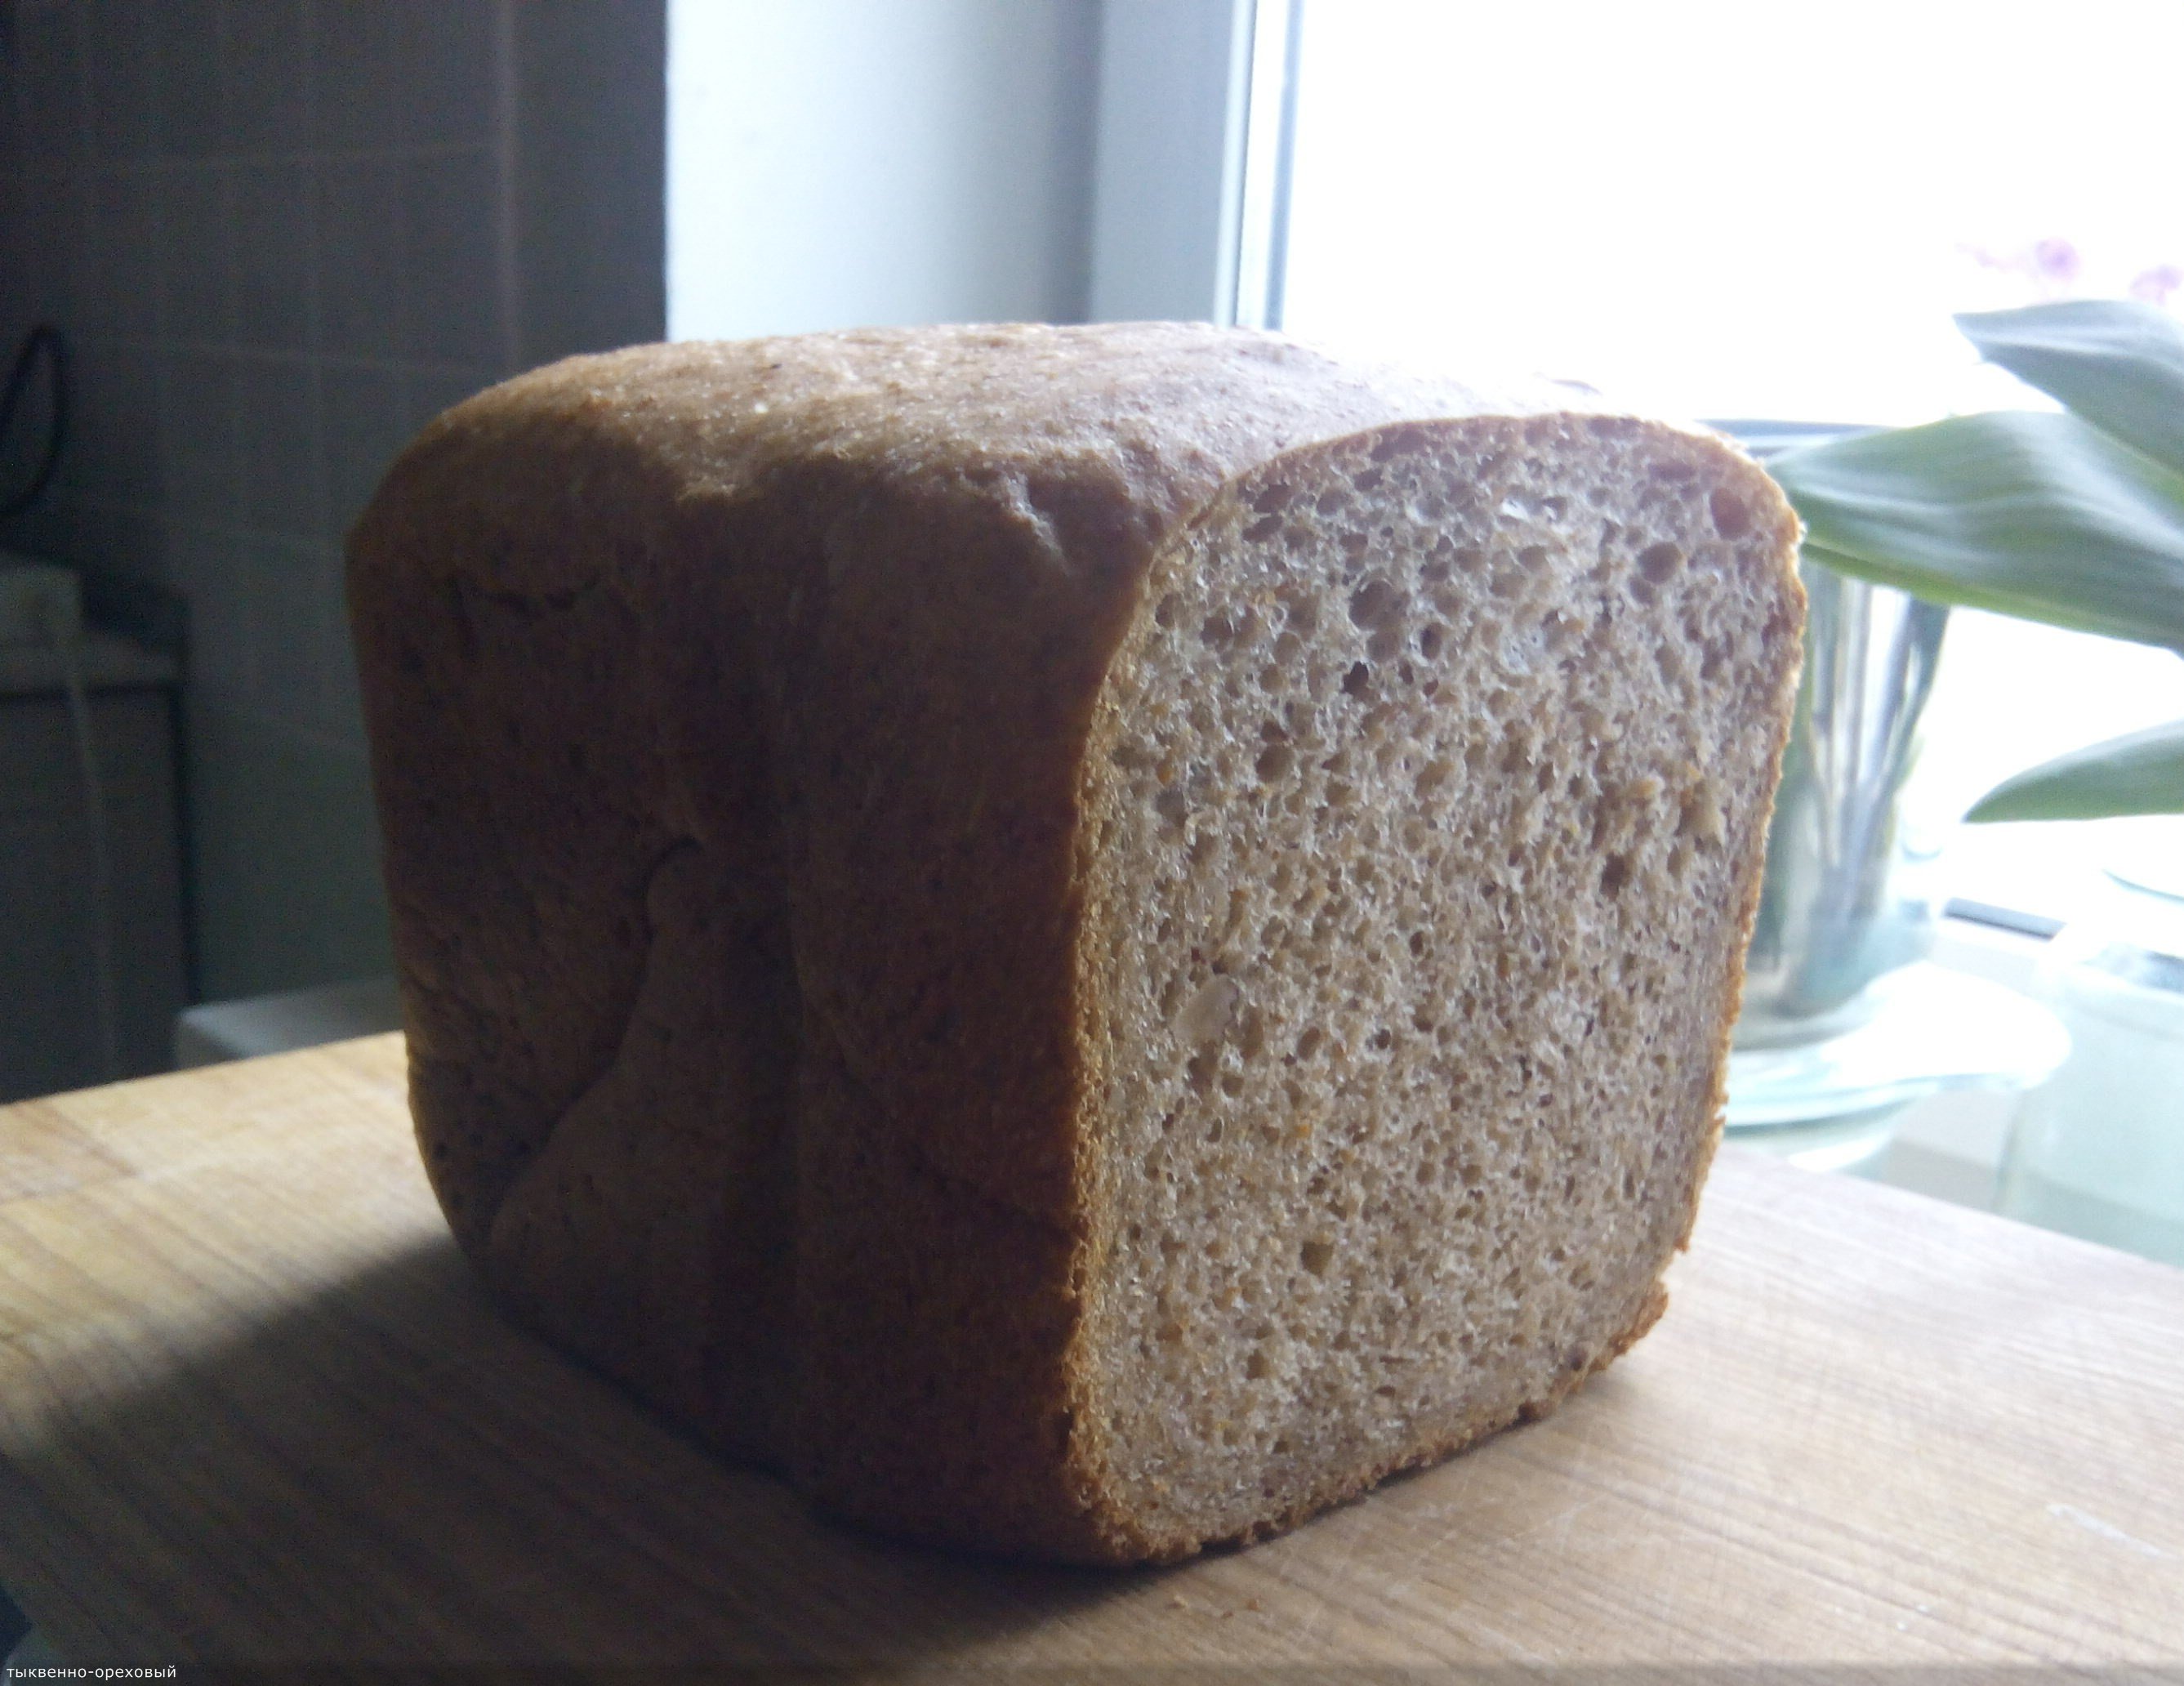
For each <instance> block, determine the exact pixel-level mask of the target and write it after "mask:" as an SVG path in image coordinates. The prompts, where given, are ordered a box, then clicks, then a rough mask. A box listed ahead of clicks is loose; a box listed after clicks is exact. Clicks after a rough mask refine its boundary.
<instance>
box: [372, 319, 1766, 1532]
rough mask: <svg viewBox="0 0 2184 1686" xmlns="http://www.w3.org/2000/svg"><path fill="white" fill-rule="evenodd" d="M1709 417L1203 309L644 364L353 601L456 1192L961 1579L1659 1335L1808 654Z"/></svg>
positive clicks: (399, 489)
mask: <svg viewBox="0 0 2184 1686" xmlns="http://www.w3.org/2000/svg"><path fill="white" fill-rule="evenodd" d="M1795 538H1796V527H1795V522H1794V520H1793V518H1792V516H1791V513H1790V511H1789V509H1788V507H1787V506H1786V504H1785V503H1784V502H1783V500H1782V499H1781V498H1780V495H1779V494H1777V493H1776V491H1775V488H1774V487H1773V486H1772V484H1771V483H1769V481H1768V480H1767V479H1766V478H1765V477H1763V475H1762V474H1761V473H1760V472H1758V470H1757V469H1756V468H1754V467H1753V466H1752V464H1751V463H1750V462H1749V461H1747V460H1746V459H1745V458H1744V457H1742V456H1741V455H1739V454H1738V453H1737V452H1736V450H1734V449H1732V448H1730V446H1728V445H1726V444H1724V443H1723V442H1721V441H1720V440H1719V439H1717V438H1713V437H1712V436H1710V435H1708V434H1705V433H1700V432H1697V431H1696V430H1690V429H1683V428H1678V427H1671V426H1668V425H1665V424H1662V423H1657V422H1646V421H1641V420H1637V419H1634V418H1630V417H1626V416H1614V415H1605V414H1588V413H1584V412H1583V411H1582V410H1577V409H1565V408H1560V407H1557V406H1555V405H1552V404H1550V405H1541V404H1538V403H1536V402H1529V403H1507V402H1497V401H1492V400H1488V399H1482V398H1480V397H1478V396H1477V395H1474V394H1469V393H1467V392H1465V391H1463V390H1460V389H1457V388H1450V387H1446V386H1439V385H1432V384H1421V383H1416V382H1407V381H1402V380H1397V379H1395V378H1393V377H1386V376H1375V375H1367V374H1361V373H1357V372H1353V371H1346V369H1344V368H1343V367H1341V366H1337V365H1336V364H1334V363H1332V362H1330V361H1329V360H1326V359H1324V358H1323V357H1320V356H1318V355H1314V354H1312V353H1310V352H1307V351H1306V350H1304V349H1300V348H1298V347H1296V346H1295V345H1293V344H1291V343H1287V342H1285V341H1283V340H1281V339H1279V338H1273V337H1271V336H1266V335H1257V334H1250V333H1244V332H1223V331H1218V330H1215V329H1212V328H1203V327H1183V326H1178V325H1163V324H1156V325H1135V326H1127V327H1085V328H1048V327H1006V328H977V329H971V328H964V329H934V330H919V331H902V332H853V333H840V334H827V335H818V336H812V337H805V338H790V339H777V340H766V341H759V342H755V343H742V344H723V345H698V344H684V345H673V346H655V347H647V348H643V349H636V350H631V351H625V352H620V353H616V354H613V355H607V356H600V357H589V358H580V359H577V360H571V361H569V362H565V363H562V364H559V365H557V366H554V367H551V368H549V369H544V370H542V371H538V372H536V373H533V374H530V375H526V376H525V377H521V378H520V379H518V380H515V381H511V382H509V383H507V384H506V385H504V386H501V387H499V388H494V389H493V390H492V391H490V392H487V393H486V394H482V396H480V397H477V398H476V399H471V401H470V402H468V403H466V404H464V405H460V407H458V408H457V409H455V410H453V411H451V412H450V413H449V414H448V415H447V416H443V417H442V418H441V419H440V420H439V421H437V422H435V423H434V424H433V425H432V427H429V428H428V429H426V432H425V433H424V434H423V435H422V437H421V438H419V439H418V440H417V441H416V443H415V444H414V445H413V446H412V447H411V448H410V449H409V451H408V452H407V453H406V454H405V455H404V456H403V457H402V458H401V460H400V461H398V463H397V464H396V465H395V466H394V468H393V471H392V472H390V473H389V475H388V476H387V481H386V483H385V484H384V485H383V486H382V488H381V489H380V492H379V494H378V495H377V497H376V499H375V500H374V501H373V502H372V504H371V505H370V508H369V510H368V511H366V513H365V516H364V517H363V519H362V520H361V522H359V525H358V528H357V529H356V532H355V534H354V539H353V540H352V544H351V550H350V575H349V579H350V586H349V589H350V596H351V605H352V608H353V611H354V624H355V628H356V636H357V640H358V650H359V667H360V671H361V675H362V680H363V689H364V697H365V706H366V711H367V716H368V720H369V725H370V740H371V748H372V760H373V769H374V774H375V779H376V787H377V795H378V801H379V807H380V812H381V816H382V823H383V829H384V842H385V868H386V875H387V886H388V890H389V892H390V896H391V898H392V902H393V914H394V935H395V945H396V954H397V957H398V964H399V969H400V977H401V987H402V992H403V997H404V1004H405V1008H406V1014H407V1022H408V1028H409V1072H410V1092H411V1099H412V1105H413V1108H414V1111H415V1119H416V1126H417V1134H418V1138H419V1141H420V1143H421V1147H422V1150H423V1153H424V1156H425V1159H426V1165H427V1167H428V1169H429V1171H430V1174H431V1177H432V1185H433V1186H434V1188H435V1189H436V1190H437V1193H438V1196H439V1198H440V1200H441V1202H442V1203H443V1206H444V1208H445V1209H446V1212H447V1214H448V1220H449V1222H450V1224H451V1225H452V1226H453V1228H454V1234H455V1236H456V1237H458V1239H459V1240H460V1242H461V1245H462V1246H463V1248H465V1250H466V1252H467V1253H468V1254H469V1255H470V1257H471V1259H473V1260H475V1262H476V1266H477V1268H478V1270H480V1271H481V1273H482V1276H484V1278H485V1279H486V1280H487V1281H488V1282H489V1283H490V1285H491V1286H492V1287H493V1290H494V1291H495V1292H496V1293H497V1294H498V1295H499V1297H500V1298H501V1299H502V1301H503V1302H504V1304H506V1305H507V1306H508V1307H509V1308H510V1310H511V1312H512V1313H513V1314H514V1315H515V1316H517V1317H519V1318H520V1319H521V1320H523V1321H525V1322H526V1323H527V1324H529V1325H530V1326H532V1327H534V1328H535V1329H537V1330H538V1331H541V1332H542V1333H543V1334H544V1335H545V1336H547V1337H549V1338H550V1339H552V1340H553V1341H554V1342H556V1343H560V1345H562V1346H564V1347H565V1348H566V1349H567V1350H568V1351H570V1352H571V1353H573V1354H577V1355H579V1356H580V1357H581V1358H582V1359H585V1360H586V1361H588V1363H590V1364H591V1365H594V1366H596V1367H598V1368H599V1369H600V1370H602V1371H605V1372H606V1373H607V1374H609V1375H610V1376H614V1377H616V1378H618V1379H619V1380H620V1381H621V1382H623V1383H625V1384H627V1386H628V1387H630V1388H631V1389H632V1390H633V1391H634V1392H635V1393H638V1395H640V1396H641V1397H642V1398H644V1399H646V1400H648V1401H649V1402H651V1403H652V1404H654V1405H655V1406H656V1407H657V1408H658V1409H659V1410H661V1411H663V1412H665V1413H666V1414H668V1415H670V1416H671V1417H672V1418H673V1419H675V1420H676V1421H679V1422H680V1423H682V1424H683V1425H685V1426H687V1427H688V1429H689V1430H690V1431H692V1432H694V1433H695V1434H697V1435H699V1436H700V1437H702V1438H705V1440H706V1441H708V1442H710V1443H712V1444H714V1445H716V1446H717V1447H719V1448H720V1449H723V1450H724V1451H726V1452H727V1453H728V1454H732V1455H733V1456H735V1457H737V1458H739V1459H744V1460H755V1461H757V1462H758V1463H760V1464H762V1465H766V1466H769V1467H771V1468H772V1469H774V1470H777V1471H780V1472H781V1473H782V1474H783V1476H784V1477H786V1478H787V1479H788V1481H789V1482H792V1483H794V1486H795V1487H796V1488H798V1489H799V1490H800V1491H801V1492H803V1493H805V1494H806V1495H808V1496H809V1497H810V1498H811V1499H812V1500H814V1501H815V1502H816V1503H817V1504H818V1505H821V1506H822V1507H823V1508H825V1509H826V1510H830V1511H832V1512H833V1513H835V1514H837V1515H839V1516H844V1517H848V1518H851V1519H854V1520H855V1521H861V1522H863V1523H866V1524H868V1525H871V1526H873V1527H877V1528H880V1529H883V1530H885V1531H888V1532H892V1533H894V1534H897V1535H901V1536H907V1537H911V1538H919V1539H923V1540H928V1541H934V1542H941V1543H946V1544H956V1545H960V1546H967V1547H972V1548H978V1549H991V1550H996V1551H1001V1552H1006V1553H1011V1554H1019V1555H1032V1556H1038V1557H1045V1558H1052V1559H1061V1560H1078V1561H1085V1562H1130V1561H1143V1560H1169V1559H1174V1558H1178V1557H1181V1556H1184V1555H1188V1554H1190V1553H1192V1552H1195V1551H1197V1550H1199V1549H1201V1548H1203V1547H1205V1546H1206V1545H1207V1544H1212V1543H1216V1542H1240V1541H1248V1540H1251V1539H1254V1538H1259V1537H1262V1536H1263V1535H1266V1534H1268V1533H1270V1532H1274V1531H1277V1530H1279V1529H1283V1528H1286V1527H1290V1526H1292V1525H1294V1524H1295V1523H1297V1522H1298V1521H1301V1520H1302V1519H1304V1518H1305V1517H1307V1516H1311V1515H1312V1513H1313V1512H1315V1511H1317V1510H1321V1509H1322V1508H1323V1507H1325V1506H1327V1505H1332V1504H1334V1503H1336V1502H1337V1501H1340V1500H1341V1499H1346V1498H1347V1497H1349V1496H1351V1495H1353V1494H1356V1493H1359V1492H1361V1491H1362V1489H1364V1488H1368V1487H1369V1486H1370V1485H1372V1484H1373V1482H1377V1481H1379V1480H1380V1479H1381V1478H1382V1477H1385V1476H1387V1475H1388V1474H1390V1472H1392V1471H1397V1470H1401V1469H1404V1468H1406V1467H1409V1466H1412V1465H1419V1464H1424V1463H1427V1462H1429V1461H1431V1460H1436V1459H1440V1458H1442V1457H1445V1456H1446V1455H1448V1454H1451V1453H1452V1452H1455V1451H1457V1449H1460V1448H1462V1447H1463V1446H1465V1445H1467V1444H1468V1443H1471V1442H1473V1441H1475V1440H1477V1439H1478V1438H1479V1437H1481V1436H1482V1435H1485V1434H1487V1433H1490V1432H1492V1431H1494V1430H1495V1429H1496V1428H1499V1427H1501V1426H1504V1425H1506V1424H1508V1423H1510V1422H1512V1421H1515V1420H1517V1419H1518V1418H1522V1417H1527V1416H1531V1415H1538V1414H1539V1413H1541V1412H1542V1411H1544V1410H1547V1409H1548V1408H1549V1407H1551V1406H1552V1404H1554V1403H1555V1401H1557V1399H1559V1398H1561V1397H1562V1396H1563V1394H1564V1393H1567V1392H1568V1390H1569V1389H1570V1388H1571V1387H1573V1386H1574V1385H1575V1384H1576V1383H1577V1382H1579V1381H1580V1379H1581V1378H1583V1377H1584V1376H1586V1375H1587V1374H1588V1373H1590V1372H1591V1371H1596V1370H1597V1369H1599V1368H1600V1367H1601V1366H1602V1365H1605V1364H1607V1362H1608V1361H1609V1360H1610V1359H1612V1358H1613V1357H1614V1356H1615V1355H1616V1354H1619V1353H1620V1352H1622V1351H1623V1350H1624V1348H1627V1347H1628V1346H1630V1343H1632V1342H1633V1341H1635V1339H1637V1338H1638V1337H1639V1336H1640V1335H1641V1334H1642V1333H1643V1332H1644V1331H1645V1330H1646V1328H1647V1327H1648V1326H1650V1325H1651V1324H1652V1321H1653V1320H1654V1319H1655V1318H1656V1317H1657V1316H1658V1315H1659V1313H1660V1311H1661V1309H1662V1306H1663V1293H1662V1290H1661V1287H1660V1286H1659V1282H1660V1276H1661V1273H1662V1270H1663V1266H1664V1265H1666V1264H1667V1262H1668V1261H1669V1258H1670V1257H1671V1255H1672V1254H1673V1253H1674V1251H1675V1249H1676V1248H1678V1247H1679V1246H1680V1245H1681V1244H1682V1242H1684V1240H1685V1237H1686V1236H1687V1234H1688V1231H1689V1227H1690V1225H1691V1218H1692V1214H1693V1210H1694V1207H1695V1203H1696V1201H1697V1195H1698V1189H1699V1186H1700V1182H1701V1181H1702V1177H1703V1176H1704V1174H1705V1170H1706V1166H1707V1164H1708V1158H1709V1157H1710V1156H1711V1154H1712V1153H1713V1146H1714V1142H1715V1140H1716V1135H1717V1130H1718V1119H1719V1108H1720V1106H1721V1103H1722V1093H1723V1091H1722V1080H1723V1070H1724V1058H1725V1052H1726V1045H1727V1038H1728V1033H1729V1027H1730V1022H1731V1020H1732V1019H1733V1018H1734V1017H1735V1014H1736V1006H1737V999H1738V991H1739V986H1740V981H1741V965H1742V953H1743V949H1744V945H1745V941H1746V937H1747V930H1748V928H1749V925H1750V922H1751V918H1752V911H1753V903H1754V898H1755V896H1756V894H1757V888H1758V869H1759V863H1760V852H1761V847H1762V842H1763V834H1764V830H1765V826H1766V821H1767V816H1768V809H1769V801H1770V797H1771V792H1772V789H1773V784H1774V781H1775V776H1776V771H1777V766H1778V762H1779V758H1780V751H1781V749H1782V745H1783V741H1784V738H1785V734H1786V728H1787V720H1788V711H1789V706H1790V700H1791V684H1792V679H1793V675H1794V671H1795V668H1796V666H1797V650H1798V642H1799V628H1800V622H1801V619H1802V597H1801V594H1800V593H1799V590H1798V588H1797V583H1796V579H1795V577H1794V574H1793V572H1792V569H1791V560H1792V553H1793V549H1794V544H1795Z"/></svg>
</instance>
